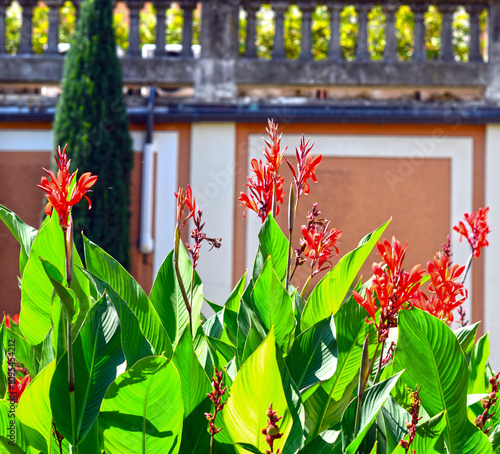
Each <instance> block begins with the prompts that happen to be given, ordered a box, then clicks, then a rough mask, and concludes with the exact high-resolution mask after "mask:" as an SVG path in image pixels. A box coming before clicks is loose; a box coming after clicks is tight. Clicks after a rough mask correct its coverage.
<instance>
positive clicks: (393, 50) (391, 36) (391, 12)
mask: <svg viewBox="0 0 500 454" xmlns="http://www.w3.org/2000/svg"><path fill="white" fill-rule="evenodd" d="M397 9H398V5H397V4H396V3H388V4H386V5H384V6H383V11H384V13H385V42H386V44H385V50H384V60H385V61H387V62H394V61H398V60H399V58H398V41H397V39H396V11H397Z"/></svg>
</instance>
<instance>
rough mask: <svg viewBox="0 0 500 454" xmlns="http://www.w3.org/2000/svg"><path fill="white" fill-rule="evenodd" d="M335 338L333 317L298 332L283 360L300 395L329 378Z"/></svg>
mask: <svg viewBox="0 0 500 454" xmlns="http://www.w3.org/2000/svg"><path fill="white" fill-rule="evenodd" d="M338 355H339V353H338V349H337V339H336V330H335V322H334V319H333V316H330V317H329V318H327V319H325V320H321V321H320V322H318V323H316V324H315V325H313V326H311V327H310V328H308V329H307V330H305V331H304V332H303V333H301V334H300V335H299V336H298V337H297V338H296V339H295V342H294V343H293V347H292V349H291V351H290V353H289V354H288V356H287V357H286V364H287V366H288V370H289V371H290V375H291V376H292V378H293V380H294V381H295V383H296V385H297V386H298V388H299V389H300V390H301V392H302V391H303V390H305V389H307V388H309V387H311V386H313V385H315V384H317V383H319V382H322V381H325V380H328V379H330V378H331V377H332V376H333V374H334V373H335V370H336V368H337V358H338Z"/></svg>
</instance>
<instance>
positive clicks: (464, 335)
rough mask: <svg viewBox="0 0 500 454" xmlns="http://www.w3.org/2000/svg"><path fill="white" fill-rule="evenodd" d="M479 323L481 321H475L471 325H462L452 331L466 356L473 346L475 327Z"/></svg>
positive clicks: (477, 326)
mask: <svg viewBox="0 0 500 454" xmlns="http://www.w3.org/2000/svg"><path fill="white" fill-rule="evenodd" d="M480 324H481V322H477V323H474V324H473V325H467V326H462V327H460V328H458V329H456V330H455V331H454V334H455V336H456V337H457V339H458V342H459V343H460V347H462V350H463V352H464V354H465V355H466V356H467V355H468V354H469V353H470V352H471V351H472V349H473V348H474V339H475V338H476V333H477V329H478V328H479V325H480Z"/></svg>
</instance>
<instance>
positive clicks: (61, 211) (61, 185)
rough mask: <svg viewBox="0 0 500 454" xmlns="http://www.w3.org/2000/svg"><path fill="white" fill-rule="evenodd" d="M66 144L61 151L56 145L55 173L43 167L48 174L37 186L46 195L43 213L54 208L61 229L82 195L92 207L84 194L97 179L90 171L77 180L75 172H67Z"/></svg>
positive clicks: (65, 224) (90, 206)
mask: <svg viewBox="0 0 500 454" xmlns="http://www.w3.org/2000/svg"><path fill="white" fill-rule="evenodd" d="M67 146H68V145H67V144H66V145H65V146H64V149H63V150H62V151H61V147H57V153H56V154H55V155H54V156H55V159H56V163H57V168H58V170H57V175H56V174H54V172H52V171H51V170H47V169H43V170H45V172H46V173H47V174H48V176H49V178H50V181H49V179H48V178H47V177H42V180H41V182H40V184H39V185H38V187H39V188H40V189H42V190H43V191H45V193H46V194H45V197H47V200H48V202H47V205H46V206H45V214H46V215H47V216H50V215H51V214H52V210H53V209H54V210H56V212H57V214H58V215H59V224H60V226H61V227H62V229H63V230H67V229H68V227H69V226H70V222H71V219H70V217H71V209H72V207H73V206H74V205H76V204H77V203H78V202H79V201H80V200H81V199H82V197H85V198H86V199H87V201H88V202H89V210H90V209H91V208H92V203H91V202H90V199H89V198H88V197H87V196H86V195H85V194H87V192H89V191H90V188H91V187H92V186H94V184H95V182H96V181H97V176H96V175H92V174H91V173H90V172H86V173H84V174H83V175H82V176H81V177H80V179H79V180H78V181H77V179H76V178H77V172H78V171H75V172H73V173H72V174H70V172H69V166H70V163H71V160H68V156H67V155H66V148H67Z"/></svg>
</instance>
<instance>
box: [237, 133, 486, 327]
mask: <svg viewBox="0 0 500 454" xmlns="http://www.w3.org/2000/svg"><path fill="white" fill-rule="evenodd" d="M280 131H281V132H283V134H284V135H286V134H298V133H304V134H305V135H306V138H307V137H312V141H313V142H314V136H315V135H320V134H329V135H335V134H342V135H346V134H352V135H389V136H392V135H409V136H418V135H425V136H432V135H436V134H437V135H440V136H467V137H472V138H473V140H474V188H473V206H474V207H476V208H477V207H479V206H483V205H484V137H485V129H484V127H482V126H465V125H462V126H458V127H457V126H454V125H310V124H293V125H280ZM250 134H259V135H262V136H265V135H266V132H265V125H254V124H240V125H238V127H237V140H236V143H237V147H238V149H237V164H236V170H237V172H236V182H235V185H236V188H235V189H236V193H237V194H239V193H240V192H241V191H242V190H244V184H245V183H246V175H247V164H246V163H247V150H248V136H249V135H250ZM262 144H263V146H264V143H263V142H262ZM313 150H314V149H313ZM400 165H401V160H400V159H386V158H373V159H367V158H339V157H329V158H325V159H324V161H323V162H322V163H321V165H320V166H319V167H318V171H317V177H318V184H314V183H313V184H312V185H311V193H310V194H309V196H305V197H303V198H302V199H301V206H300V208H299V213H298V216H297V221H296V225H298V228H299V229H300V225H301V224H305V219H306V215H307V211H308V210H311V208H312V204H313V203H314V202H317V203H318V208H319V209H320V211H321V212H322V217H325V218H327V219H330V220H331V221H332V223H331V227H336V228H338V229H340V230H343V236H342V238H341V243H340V245H339V249H340V256H342V255H344V254H345V253H347V252H348V251H350V250H351V249H353V248H355V247H356V246H357V244H358V242H359V240H360V239H361V238H362V237H363V236H364V235H366V234H367V233H369V232H371V231H373V230H374V229H376V228H377V227H378V226H379V225H381V224H382V223H384V222H385V221H387V220H388V219H389V218H391V217H392V218H393V219H392V222H391V223H390V225H389V227H388V228H387V230H386V231H385V233H384V235H383V238H384V237H385V238H387V239H390V238H391V237H392V236H393V235H394V236H395V237H396V238H397V239H399V240H400V241H401V242H402V243H404V242H406V241H408V242H409V246H408V251H407V255H406V259H405V264H406V268H407V269H408V270H409V269H411V267H413V265H415V264H418V263H421V264H423V265H424V267H425V265H426V263H427V262H428V261H429V260H432V258H433V256H434V254H435V253H436V252H437V251H438V250H440V248H441V243H443V242H444V241H445V240H446V236H447V234H448V233H450V231H449V229H450V196H451V195H450V188H451V174H450V161H449V160H448V159H422V160H420V161H419V165H417V166H414V168H413V169H412V172H411V174H410V175H409V176H408V177H406V178H402V179H401V180H398V183H397V184H394V185H390V184H388V181H387V178H386V172H387V171H390V172H392V174H394V175H398V168H399V166H400ZM284 167H285V168H284V170H282V175H283V176H284V178H285V185H284V188H286V190H287V192H288V187H289V185H290V182H291V181H292V176H291V173H290V171H289V169H288V167H287V166H284ZM282 169H283V168H282ZM393 189H394V190H393ZM285 204H286V203H285ZM282 211H283V212H282V214H281V215H280V216H279V217H278V222H280V223H282V224H283V225H282V227H284V228H285V231H286V225H285V224H286V222H287V214H286V213H287V208H286V207H284V208H283V209H282ZM248 215H249V216H250V215H253V213H249V214H248ZM458 221H459V219H453V220H451V222H454V223H457V222H458ZM296 238H297V241H298V238H299V237H298V234H296ZM244 244H245V228H244V220H243V216H242V207H241V206H238V204H237V203H236V206H235V237H234V250H235V251H240V253H239V254H237V255H236V257H235V261H234V268H233V276H234V280H235V281H236V280H237V279H238V277H239V276H241V275H242V274H243V272H244V269H245V257H244V253H243V252H242V251H244V250H245V248H244ZM295 246H296V247H297V246H298V244H296V245H295ZM374 261H377V262H378V261H380V258H379V257H378V256H377V255H376V254H375V253H372V255H371V256H370V257H369V259H368V261H367V264H366V265H365V266H364V267H363V269H362V275H363V276H364V278H365V279H366V278H368V277H370V276H371V275H372V272H371V264H372V263H373V262H374ZM334 263H335V261H334ZM306 274H307V271H306V270H305V269H304V270H301V273H298V274H297V275H296V278H297V281H296V283H297V284H299V283H301V282H304V279H305V276H306ZM482 275H483V262H482V259H479V260H478V262H475V267H474V275H473V285H474V301H473V304H474V307H473V312H474V319H475V320H480V319H482V315H483V284H482Z"/></svg>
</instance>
